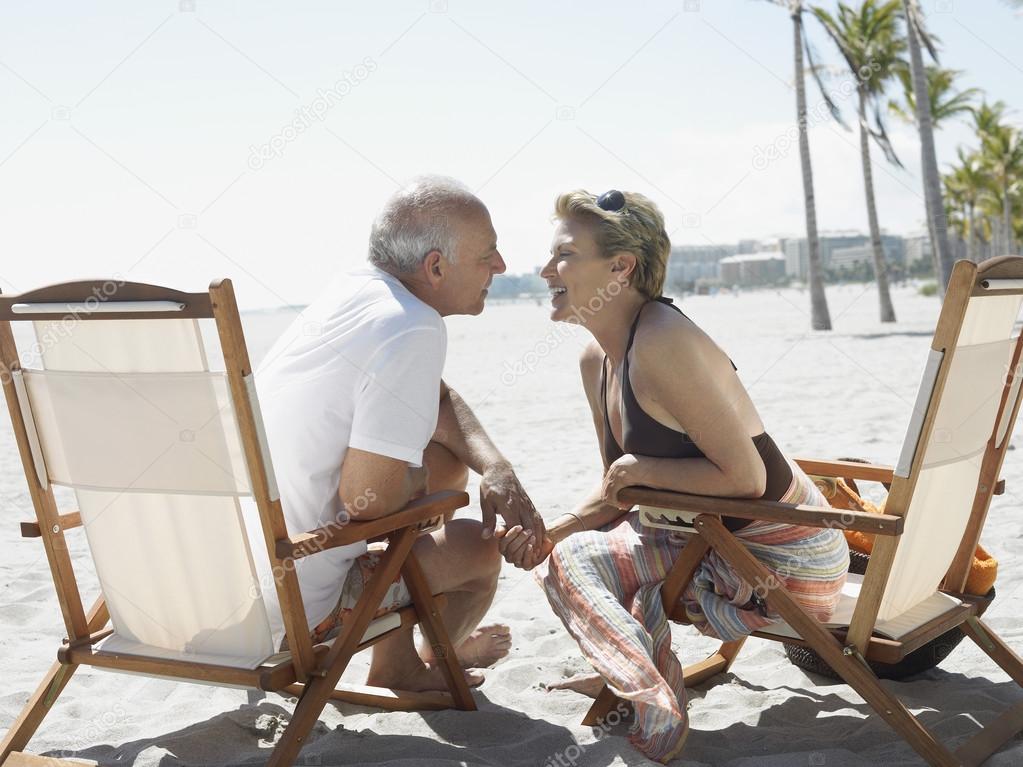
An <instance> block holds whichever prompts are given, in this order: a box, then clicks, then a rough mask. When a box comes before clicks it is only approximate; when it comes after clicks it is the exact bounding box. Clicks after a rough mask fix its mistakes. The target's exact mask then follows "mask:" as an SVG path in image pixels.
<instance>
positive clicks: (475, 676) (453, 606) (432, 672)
mask: <svg viewBox="0 0 1023 767" xmlns="http://www.w3.org/2000/svg"><path fill="white" fill-rule="evenodd" d="M424 463H425V465H426V467H427V469H428V470H429V481H428V491H429V492H437V491H439V490H461V491H464V490H465V487H466V485H467V483H468V477H469V474H468V470H467V469H466V467H465V465H464V464H463V463H462V462H461V461H459V460H458V459H457V458H456V457H455V456H454V455H453V454H452V453H451V452H450V451H449V450H448V449H447V448H446V447H444V446H443V445H441V444H439V443H436V442H431V443H430V444H429V446H428V447H427V449H426V451H425V454H424ZM482 529H483V527H482V525H481V524H480V523H479V522H477V521H475V520H468V519H459V520H454V521H451V520H448V521H447V522H446V524H445V525H444V527H442V528H441V529H440V530H436V531H434V532H432V533H430V534H429V535H423V536H421V537H420V538H419V539H418V540H417V541H416V543H415V545H414V546H413V551H414V552H415V554H416V557H417V558H418V560H419V564H420V566H421V567H422V569H423V572H424V574H425V575H426V580H427V582H428V583H429V584H430V589H431V591H432V592H433V593H434V594H438V593H444V594H445V595H446V596H447V600H448V601H447V605H446V606H445V608H444V610H443V612H442V618H443V620H444V625H445V626H446V627H447V630H448V634H449V636H450V638H451V642H452V644H454V645H455V648H456V652H457V653H458V655H459V661H460V662H461V663H462V665H463V666H465V665H466V664H467V663H471V664H472V665H477V664H478V663H482V662H483V661H489V662H488V663H487V664H486V665H489V664H490V663H493V662H494V661H496V660H497V659H498V658H500V657H503V656H504V655H506V654H507V652H508V649H509V648H510V645H511V637H510V633H509V632H508V631H507V630H506V629H505V627H497V626H488V627H483V628H481V629H480V633H478V634H477V635H476V636H473V629H475V628H476V627H477V626H478V625H479V622H480V621H481V620H482V619H483V616H484V615H486V612H487V609H488V608H489V607H490V604H491V602H493V599H494V594H495V593H496V591H497V577H498V574H499V573H500V571H501V555H500V552H499V551H498V549H497V541H496V540H495V539H493V538H491V539H489V540H484V539H483V536H482ZM466 679H467V681H468V682H469V684H470V685H478V684H480V683H481V682H482V681H483V676H482V674H479V673H473V672H467V673H466ZM367 683H368V684H371V685H374V686H379V687H394V688H400V689H403V690H415V691H418V690H446V689H447V684H446V683H445V681H444V677H443V675H442V674H441V672H440V670H439V669H438V668H435V667H434V665H433V651H432V648H430V647H428V646H427V647H424V648H422V649H421V650H420V651H419V652H416V650H415V647H414V645H413V641H412V632H411V631H403V632H401V633H400V634H397V635H395V636H392V637H390V638H388V639H385V640H383V641H381V642H379V643H378V644H377V645H376V646H375V647H374V648H373V660H372V662H371V664H370V670H369V676H368V677H367Z"/></svg>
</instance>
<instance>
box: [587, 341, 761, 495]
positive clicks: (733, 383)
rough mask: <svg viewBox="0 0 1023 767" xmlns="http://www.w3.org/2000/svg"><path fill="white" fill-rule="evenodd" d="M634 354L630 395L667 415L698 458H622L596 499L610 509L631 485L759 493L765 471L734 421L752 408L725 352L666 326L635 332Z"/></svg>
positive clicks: (716, 492) (695, 491)
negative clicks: (697, 452)
mask: <svg viewBox="0 0 1023 767" xmlns="http://www.w3.org/2000/svg"><path fill="white" fill-rule="evenodd" d="M644 330H645V331H647V332H645V333H644V332H642V331H644ZM634 349H635V351H634V354H633V360H634V362H633V365H632V369H631V371H630V372H631V373H632V379H631V380H632V385H633V389H634V390H637V397H639V396H640V393H641V394H642V397H643V399H644V400H646V401H648V402H651V403H653V405H654V406H655V407H656V408H657V410H658V411H659V412H663V413H667V414H668V415H669V416H670V417H671V418H672V419H673V420H674V421H675V422H676V423H677V424H678V425H679V426H680V427H681V428H682V429H684V430H685V431H686V433H687V434H688V435H689V437H690V439H692V440H693V442H695V443H696V446H697V447H699V448H700V450H701V452H703V454H704V456H705V457H703V458H652V457H648V456H636V455H624V456H622V457H621V458H620V459H618V460H617V461H615V463H614V464H612V465H611V466H610V467H608V470H607V472H606V473H605V476H604V485H603V492H602V498H603V500H604V501H605V502H606V503H609V504H615V505H617V494H618V491H619V490H620V489H621V488H623V487H628V486H630V485H643V486H646V487H654V488H658V489H663V490H674V491H677V492H686V493H693V494H696V495H712V496H722V497H740V498H758V497H760V496H761V495H763V493H764V488H765V486H766V483H767V470H766V468H765V467H764V462H763V460H762V459H761V457H760V454H759V453H758V452H757V449H756V446H755V445H754V444H753V440H752V439H751V438H750V434H749V433H748V430H747V428H746V426H745V424H744V422H743V420H742V418H741V416H740V413H741V409H742V408H744V407H751V403H750V402H749V397H748V395H747V394H746V391H745V389H743V388H742V384H741V382H739V380H738V378H737V376H736V375H735V371H734V370H733V369H732V366H731V365H730V364H729V362H728V359H727V357H725V355H724V353H723V352H721V350H720V349H718V348H717V346H715V345H714V343H713V341H711V340H710V339H709V338H708V337H707V336H705V335H703V334H702V333H701V332H700V331H698V330H697V329H695V328H681V329H680V328H679V326H678V325H669V324H667V323H665V324H653V323H652V327H650V328H642V329H641V335H640V336H639V337H638V338H637V339H636V344H635V347H634ZM680 370H684V371H685V373H686V374H685V375H684V376H682V375H679V374H678V371H680Z"/></svg>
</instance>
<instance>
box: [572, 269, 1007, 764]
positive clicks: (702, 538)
mask: <svg viewBox="0 0 1023 767" xmlns="http://www.w3.org/2000/svg"><path fill="white" fill-rule="evenodd" d="M998 279H1005V280H1018V281H1020V282H1019V283H1017V284H1018V285H1021V286H1023V258H1019V257H1013V256H1003V257H1000V258H994V259H989V260H988V261H985V262H984V263H983V264H980V265H978V264H974V263H972V262H969V261H959V262H957V263H956V266H955V269H954V270H953V273H952V277H951V280H950V282H949V285H948V290H947V292H946V294H945V300H944V303H943V305H942V310H941V314H940V316H939V319H938V323H937V326H936V329H935V333H934V340H933V342H932V344H931V348H932V349H933V350H935V351H943V352H945V354H944V357H943V359H942V361H941V365H940V367H939V369H938V374H937V378H936V381H935V384H934V389H933V392H932V395H931V399H930V402H929V403H928V407H927V411H926V415H925V417H924V420H923V425H922V428H921V430H920V433H919V435H918V437H917V441H916V450H915V452H914V458H913V462H912V464H911V467H910V470H909V473H908V476H906V477H903V476H899V475H898V474H895V472H894V470H893V469H892V467H890V466H878V465H873V464H863V463H857V462H852V461H830V460H816V459H797V460H796V463H798V464H799V465H800V467H801V468H802V469H803V470H804V471H805V472H806V473H807V474H811V475H820V476H824V477H833V478H837V477H843V478H852V479H860V480H865V481H875V482H880V483H883V484H885V485H888V486H890V492H889V495H888V500H887V503H886V505H885V513H884V514H867V513H863V512H857V511H847V510H844V509H843V510H839V509H833V508H830V507H815V506H806V505H794V504H785V503H776V502H772V501H761V500H744V499H734V498H711V497H706V496H697V495H687V494H683V493H673V492H667V491H662V490H653V489H650V488H642V487H632V488H627V489H625V490H623V491H621V492H620V493H619V498H621V499H622V500H624V501H626V502H628V503H631V504H642V505H647V506H654V507H660V508H664V509H671V510H677V511H686V512H697V513H699V514H700V516H698V517H696V519H695V520H694V524H695V527H696V529H697V531H698V534H697V535H693V536H692V537H691V539H690V541H689V542H688V543H687V544H686V546H685V548H684V549H683V550H682V553H681V555H680V556H679V558H678V560H677V561H676V562H675V564H674V565H673V566H672V569H671V571H670V572H669V574H668V576H667V578H666V579H665V581H664V583H663V585H662V587H661V599H662V603H663V604H664V607H665V612H666V613H667V614H668V616H669V618H670V619H671V620H673V621H676V622H680V623H685V622H686V621H685V612H684V609H680V608H679V606H678V602H679V598H680V597H681V595H682V593H683V591H684V590H685V587H686V586H687V585H688V583H689V581H690V579H691V578H692V576H693V573H694V572H695V570H696V568H697V566H698V565H699V563H700V560H701V559H702V558H703V557H704V555H705V554H706V553H707V552H708V551H709V550H711V549H714V550H715V551H716V552H717V553H718V555H720V556H721V557H722V558H723V559H725V560H726V561H727V562H728V563H729V564H730V565H731V566H732V567H734V568H735V570H736V572H737V573H739V575H741V576H742V578H743V579H744V580H745V581H746V582H747V583H756V584H762V585H763V587H764V590H765V591H766V601H767V604H768V606H769V608H770V609H771V610H772V611H773V612H776V613H778V614H779V615H781V617H782V619H783V620H784V621H785V622H787V623H788V624H789V626H791V627H792V628H793V629H795V630H796V631H797V632H798V633H799V635H800V636H801V637H802V639H801V640H794V639H792V638H791V637H788V636H781V635H777V634H771V633H770V632H769V631H757V632H754V633H753V634H752V636H756V637H761V638H764V639H771V640H774V641H780V642H788V643H796V644H802V645H803V646H806V647H810V648H812V649H813V650H815V651H816V652H817V654H818V655H819V656H820V657H821V658H823V659H824V661H825V662H827V663H828V665H830V666H831V668H832V669H834V670H835V671H836V672H837V673H838V674H839V675H840V676H841V677H842V679H844V680H845V682H847V683H848V684H849V685H850V686H851V687H852V688H853V689H854V690H856V692H857V693H859V694H860V696H862V697H863V699H864V700H865V701H867V703H868V704H870V706H871V707H872V708H873V709H874V710H875V711H876V712H877V713H878V714H879V715H880V716H881V717H882V718H883V719H884V720H885V721H886V722H887V723H888V724H889V725H891V726H892V728H894V729H895V731H896V732H897V733H898V734H899V735H901V736H902V737H903V738H904V739H905V740H906V741H907V742H908V743H909V744H910V745H911V746H912V747H913V749H914V750H915V751H916V752H917V753H918V754H919V755H920V756H921V757H923V758H924V759H925V760H926V761H927V763H928V764H931V765H935V766H936V767H937V766H940V767H951V766H952V765H979V764H982V763H983V762H984V761H985V760H987V758H988V757H990V756H991V755H992V754H994V753H995V752H996V751H998V750H999V749H1000V748H1001V747H1002V745H1003V744H1004V743H1006V742H1007V741H1008V740H1009V739H1011V738H1013V737H1014V736H1015V735H1016V733H1018V732H1020V730H1023V702H1020V703H1017V704H1016V705H1014V706H1011V707H1010V708H1009V709H1007V710H1006V711H1005V712H1004V713H1002V714H1001V715H1000V716H999V717H997V718H996V719H995V720H994V721H993V722H991V723H990V724H988V725H987V726H986V727H984V728H982V729H981V731H980V732H979V733H977V734H975V735H974V736H973V737H972V738H971V739H970V740H968V741H967V742H966V743H965V744H963V745H962V746H960V747H959V748H958V749H956V750H955V751H951V750H949V749H948V748H947V747H946V746H944V745H943V744H942V743H941V742H940V741H939V740H938V739H937V737H936V736H935V735H934V734H933V733H932V732H931V731H930V730H929V729H927V728H926V727H925V726H924V725H923V724H922V723H921V722H920V721H919V720H918V719H917V718H916V717H915V716H914V715H913V714H912V713H911V712H910V711H909V710H908V709H907V708H906V707H905V706H904V705H903V704H902V703H901V702H900V701H899V699H898V698H897V697H896V696H895V695H893V694H892V693H891V692H889V691H888V690H886V689H885V688H884V687H883V686H882V685H881V683H880V680H879V679H878V677H877V676H876V675H875V673H874V672H873V670H872V669H871V667H870V665H869V664H868V661H881V662H885V663H897V662H898V661H899V660H901V659H902V658H904V657H905V656H906V655H908V654H909V653H911V652H913V651H914V650H916V649H918V648H919V647H921V646H922V645H923V644H925V643H927V642H929V641H931V640H932V639H934V638H935V637H938V636H941V635H942V634H944V633H945V632H946V631H948V630H950V629H952V628H955V627H959V628H960V629H961V630H962V631H963V633H964V634H966V636H968V637H970V639H972V640H973V641H974V642H976V644H977V645H978V646H979V647H980V648H981V650H983V651H984V652H985V653H986V654H987V655H988V656H989V657H990V658H991V659H992V660H993V661H994V662H995V663H996V664H997V665H998V666H999V667H1000V668H1001V669H1002V670H1003V671H1005V673H1006V674H1008V675H1009V677H1010V678H1012V679H1013V680H1014V681H1015V682H1016V683H1017V684H1019V685H1023V659H1021V658H1020V657H1019V656H1018V655H1017V654H1016V653H1015V652H1014V651H1013V650H1012V648H1011V647H1009V646H1008V645H1007V644H1006V643H1005V642H1004V641H1003V640H1002V639H1000V638H999V637H998V635H997V634H996V633H995V632H994V631H993V630H992V629H991V627H990V626H988V625H987V624H985V623H984V622H982V621H981V620H980V618H979V615H978V612H979V611H980V610H979V600H977V599H976V598H975V597H970V596H969V595H966V594H963V593H962V592H963V589H964V588H965V584H966V578H967V575H968V574H969V568H970V565H971V562H972V557H973V551H974V549H975V548H976V546H977V543H978V541H979V540H980V534H981V530H982V529H983V526H984V521H985V518H986V516H987V512H988V508H989V506H990V503H991V497H992V495H994V494H996V493H998V492H1000V491H1001V489H1002V487H1003V486H1004V485H1003V482H1002V481H1000V480H998V479H997V478H998V475H999V473H1000V471H1001V466H1002V461H1003V460H1004V458H1005V453H1006V451H1007V449H1008V445H1009V441H1010V437H1011V432H1012V425H1013V424H1014V423H1015V421H1016V415H1017V413H1018V410H1019V406H1020V401H1021V399H1023V397H1016V398H1015V400H1014V401H1012V402H1010V389H1011V387H1012V382H1013V377H1014V376H1016V375H1019V372H1020V369H1019V362H1020V356H1021V348H1023V346H1021V345H1023V336H1021V338H1020V340H1019V341H1017V342H1016V344H1015V346H1014V351H1013V356H1012V363H1011V366H1010V370H1009V371H1008V373H1007V376H1006V380H1005V385H1004V388H1003V391H1002V396H1001V402H1000V404H999V409H998V416H997V417H996V420H995V423H996V424H997V423H998V422H999V420H1000V419H1001V417H1002V415H1003V412H1004V410H1005V408H1006V406H1008V407H1010V408H1012V410H1011V415H1010V420H1009V429H1008V431H1007V433H1006V435H1005V438H1004V439H1003V440H1002V443H1001V445H996V444H995V436H994V435H992V437H991V438H989V440H988V443H987V447H986V449H985V451H984V454H983V458H982V463H981V471H980V476H979V479H978V484H977V493H976V496H975V497H974V501H973V506H972V509H971V513H970V518H969V522H968V524H967V527H966V531H965V533H964V535H963V538H962V542H961V543H960V545H959V547H958V550H957V553H956V555H955V558H954V560H953V561H952V564H951V566H950V567H949V569H948V571H947V574H946V576H945V579H944V581H943V583H942V586H941V591H943V592H944V593H946V594H949V595H951V596H953V597H956V598H957V599H960V600H961V601H962V602H963V604H962V605H960V606H957V607H953V608H951V609H950V610H948V611H946V612H945V613H944V614H943V615H941V616H939V617H937V618H935V619H934V620H932V621H929V622H928V623H926V624H924V625H923V626H920V627H919V628H917V629H915V630H913V631H911V632H910V633H909V634H907V635H906V636H904V637H902V638H900V639H899V640H897V641H896V640H889V639H885V638H883V637H880V636H875V635H874V633H873V632H874V624H875V622H876V619H877V614H878V609H879V608H880V605H881V599H882V597H883V596H884V591H885V587H886V585H887V583H888V577H889V573H890V571H891V567H892V563H893V561H894V558H895V552H896V549H897V547H898V544H899V540H900V537H901V535H902V532H903V527H904V522H905V515H906V512H907V510H908V509H909V503H910V500H911V498H912V495H913V490H914V487H915V485H916V482H917V479H918V477H919V475H920V471H921V467H922V462H923V454H924V449H923V448H924V446H926V445H927V444H928V441H929V439H930V434H931V430H932V427H933V425H934V420H935V416H936V413H937V409H938V408H937V403H938V402H940V400H941V396H942V391H943V389H944V385H945V381H946V379H947V376H948V372H949V369H950V366H951V363H952V358H953V356H954V350H955V347H956V342H957V339H958V337H959V331H960V328H961V327H962V323H963V318H964V317H965V313H966V307H967V303H968V299H969V298H970V297H971V296H979V295H985V296H990V295H999V294H1002V295H1004V294H1008V293H1015V294H1019V293H1023V287H1015V288H1013V289H1011V290H1009V289H1006V290H997V289H988V288H987V286H986V283H985V281H986V280H998ZM996 431H997V429H996ZM722 516H731V517H741V518H743V519H755V520H767V521H774V522H782V523H790V524H800V525H806V526H809V527H820V528H828V527H836V526H837V527H840V529H845V530H858V531H862V532H868V533H874V534H875V535H876V538H875V543H874V548H873V552H872V554H871V557H870V562H869V564H868V566H867V571H866V574H865V576H864V580H863V586H862V588H861V591H860V596H859V598H858V600H857V604H856V608H855V610H854V613H853V618H852V622H851V623H850V625H849V627H848V629H844V628H843V629H834V630H829V629H827V628H825V627H824V626H823V625H821V624H820V623H819V622H818V621H817V620H816V619H815V618H813V617H812V616H810V615H808V614H807V613H806V612H804V611H803V609H802V608H801V607H800V606H799V604H798V603H797V602H796V601H795V599H794V598H793V597H792V595H791V594H790V593H789V591H788V590H787V589H786V588H785V587H784V585H783V584H782V583H781V582H780V580H779V579H778V578H776V577H773V576H772V574H771V572H770V571H769V570H768V569H767V568H766V567H764V565H763V564H762V563H761V562H760V561H759V560H758V559H756V558H755V557H754V556H753V555H752V554H751V553H750V552H749V550H748V549H747V548H746V547H745V546H744V545H743V544H742V542H741V540H740V539H739V538H737V537H736V536H735V535H733V534H732V533H731V532H730V531H729V530H728V529H727V528H726V527H725V526H724V525H723V524H722V522H721V517H722ZM744 642H745V638H742V639H738V640H736V641H733V642H722V643H721V645H720V647H719V648H718V650H717V651H716V652H715V653H713V654H712V655H711V656H710V657H708V658H706V659H705V660H703V661H700V662H698V663H695V664H692V665H690V666H688V667H686V668H685V669H684V670H683V675H684V678H685V680H686V684H687V686H695V685H697V684H700V683H701V682H704V681H706V680H708V679H710V678H711V677H713V676H714V675H716V674H719V673H722V672H725V671H727V670H729V668H731V666H732V663H733V662H734V661H735V659H736V656H737V655H738V653H739V651H740V650H741V648H742V646H743V643H744ZM616 704H617V698H616V696H615V695H614V693H612V692H611V690H610V689H608V687H607V686H606V685H605V686H604V688H603V690H602V691H601V692H600V694H599V695H598V696H597V699H596V700H595V701H594V703H593V705H592V706H591V707H590V709H589V711H588V712H587V714H586V717H585V718H584V719H583V724H585V725H588V726H592V725H595V724H597V723H598V722H600V721H601V720H603V719H604V717H606V716H607V715H608V713H609V712H610V711H611V709H612V708H613V707H614V706H615V705H616Z"/></svg>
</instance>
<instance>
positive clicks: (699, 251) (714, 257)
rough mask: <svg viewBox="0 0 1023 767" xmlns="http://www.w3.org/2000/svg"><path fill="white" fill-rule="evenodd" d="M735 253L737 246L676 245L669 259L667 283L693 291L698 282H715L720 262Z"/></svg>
mask: <svg viewBox="0 0 1023 767" xmlns="http://www.w3.org/2000/svg"><path fill="white" fill-rule="evenodd" d="M735 253H736V248H735V245H676V246H674V247H673V248H672V249H671V256H670V257H669V259H668V274H667V280H666V281H667V283H668V285H669V286H672V287H674V288H676V289H691V288H692V286H693V283H695V282H696V281H697V280H715V279H717V276H718V262H719V261H721V259H722V258H727V257H728V256H734V255H735Z"/></svg>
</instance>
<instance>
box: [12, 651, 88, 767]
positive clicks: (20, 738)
mask: <svg viewBox="0 0 1023 767" xmlns="http://www.w3.org/2000/svg"><path fill="white" fill-rule="evenodd" d="M77 668H78V666H77V665H76V664H73V663H67V664H64V663H54V664H53V665H52V666H50V670H49V671H47V672H46V676H44V677H43V680H42V681H41V682H40V683H39V686H38V687H36V691H35V692H34V693H32V697H30V698H29V699H28V703H26V704H25V707H24V708H23V709H22V710H21V713H20V714H19V715H18V718H17V719H16V720H15V721H14V724H12V725H11V728H10V729H9V730H8V731H7V735H6V736H4V739H3V742H2V743H0V764H3V763H4V762H5V761H6V760H7V757H8V756H9V755H10V753H11V752H12V751H23V750H24V749H25V746H27V745H28V742H29V740H31V739H32V736H33V735H35V732H36V730H37V729H39V725H40V724H42V723H43V719H44V718H45V717H46V715H47V714H48V713H49V712H50V708H51V706H52V705H53V703H54V702H55V701H56V700H57V696H58V695H60V693H61V692H62V691H63V690H64V687H65V686H66V685H67V683H68V681H70V679H71V675H72V674H74V673H75V669H77Z"/></svg>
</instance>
